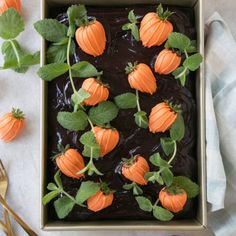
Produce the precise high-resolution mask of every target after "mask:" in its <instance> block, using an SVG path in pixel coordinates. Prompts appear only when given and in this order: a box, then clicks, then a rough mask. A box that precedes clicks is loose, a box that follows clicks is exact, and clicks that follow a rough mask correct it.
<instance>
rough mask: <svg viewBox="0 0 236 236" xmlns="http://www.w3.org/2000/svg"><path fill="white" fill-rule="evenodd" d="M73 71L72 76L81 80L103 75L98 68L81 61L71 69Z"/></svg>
mask: <svg viewBox="0 0 236 236" xmlns="http://www.w3.org/2000/svg"><path fill="white" fill-rule="evenodd" d="M71 70H72V76H73V77H79V78H88V77H94V76H99V75H101V74H102V72H98V71H97V69H96V67H94V66H93V65H92V64H90V63H89V62H87V61H81V62H79V63H76V64H74V65H73V66H72V67H71Z"/></svg>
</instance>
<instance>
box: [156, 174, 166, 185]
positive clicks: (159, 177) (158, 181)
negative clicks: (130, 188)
mask: <svg viewBox="0 0 236 236" xmlns="http://www.w3.org/2000/svg"><path fill="white" fill-rule="evenodd" d="M154 178H155V181H156V182H157V183H158V184H160V185H163V184H164V180H163V178H162V176H161V175H160V173H159V172H155V174H154Z"/></svg>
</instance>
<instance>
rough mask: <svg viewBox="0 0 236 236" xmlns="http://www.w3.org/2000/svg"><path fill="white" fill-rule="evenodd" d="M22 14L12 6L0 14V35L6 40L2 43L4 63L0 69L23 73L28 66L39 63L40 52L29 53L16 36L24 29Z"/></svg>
mask: <svg viewBox="0 0 236 236" xmlns="http://www.w3.org/2000/svg"><path fill="white" fill-rule="evenodd" d="M24 27H25V24H24V21H23V18H22V16H21V15H20V14H19V13H18V12H17V10H16V9H14V8H9V9H8V10H7V11H5V12H4V13H3V14H2V15H1V16H0V37H1V38H2V39H4V40H6V41H4V42H3V44H2V48H1V49H2V50H1V51H2V54H3V57H4V64H3V66H1V67H0V69H1V70H5V69H12V70H14V71H16V72H18V73H25V72H26V71H27V70H28V68H29V66H31V65H35V64H38V63H39V60H40V54H39V52H36V53H35V54H30V53H28V52H26V51H25V50H24V49H22V48H21V46H20V44H19V43H18V42H17V40H16V37H17V36H18V35H19V34H20V33H21V32H23V31H24Z"/></svg>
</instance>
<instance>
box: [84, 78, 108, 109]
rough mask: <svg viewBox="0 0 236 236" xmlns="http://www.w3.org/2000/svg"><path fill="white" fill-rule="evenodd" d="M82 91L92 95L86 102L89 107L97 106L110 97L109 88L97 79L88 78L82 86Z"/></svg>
mask: <svg viewBox="0 0 236 236" xmlns="http://www.w3.org/2000/svg"><path fill="white" fill-rule="evenodd" d="M82 89H84V90H85V91H86V92H88V93H90V97H89V98H87V99H86V100H85V101H84V104H85V105H87V106H95V105H97V104H98V103H100V102H102V101H106V100H107V99H108V97H109V90H108V88H107V87H106V86H105V85H103V84H102V83H101V82H100V81H99V80H97V79H95V78H88V79H86V80H85V81H84V82H83V84H82Z"/></svg>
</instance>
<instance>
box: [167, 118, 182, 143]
mask: <svg viewBox="0 0 236 236" xmlns="http://www.w3.org/2000/svg"><path fill="white" fill-rule="evenodd" d="M184 133H185V126H184V119H183V116H182V114H181V113H178V115H177V119H176V121H175V122H174V124H173V125H172V126H171V129H170V137H171V139H173V140H175V141H180V140H182V139H183V137H184Z"/></svg>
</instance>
